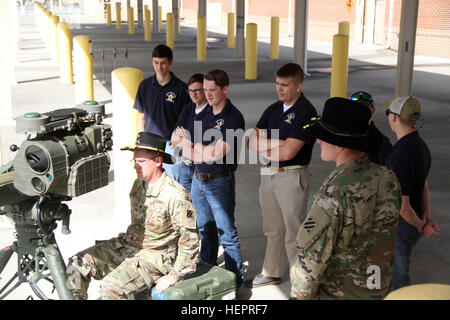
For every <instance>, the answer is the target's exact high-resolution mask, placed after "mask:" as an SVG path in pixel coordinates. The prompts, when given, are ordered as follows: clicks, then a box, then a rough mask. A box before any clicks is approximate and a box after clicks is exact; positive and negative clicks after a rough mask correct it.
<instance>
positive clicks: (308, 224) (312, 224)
mask: <svg viewBox="0 0 450 320" xmlns="http://www.w3.org/2000/svg"><path fill="white" fill-rule="evenodd" d="M316 226H317V222H316V221H315V220H314V219H313V218H312V217H309V218H308V219H307V220H306V221H305V223H303V228H304V229H305V230H306V232H308V233H310V232H311V231H313V230H314V228H315V227H316Z"/></svg>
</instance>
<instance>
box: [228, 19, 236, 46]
mask: <svg viewBox="0 0 450 320" xmlns="http://www.w3.org/2000/svg"><path fill="white" fill-rule="evenodd" d="M234 21H235V16H234V12H228V34H227V35H228V36H227V48H234Z"/></svg>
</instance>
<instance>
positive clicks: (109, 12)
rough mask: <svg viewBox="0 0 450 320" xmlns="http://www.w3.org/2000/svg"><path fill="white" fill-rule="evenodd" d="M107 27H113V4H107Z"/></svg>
mask: <svg viewBox="0 0 450 320" xmlns="http://www.w3.org/2000/svg"><path fill="white" fill-rule="evenodd" d="M106 25H107V26H112V19H111V3H106Z"/></svg>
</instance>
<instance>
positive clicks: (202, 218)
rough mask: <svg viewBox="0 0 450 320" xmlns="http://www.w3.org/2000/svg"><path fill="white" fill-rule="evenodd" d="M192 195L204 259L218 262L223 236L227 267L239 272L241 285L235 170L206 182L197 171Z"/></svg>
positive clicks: (238, 280) (214, 263) (239, 283)
mask: <svg viewBox="0 0 450 320" xmlns="http://www.w3.org/2000/svg"><path fill="white" fill-rule="evenodd" d="M191 196H192V203H193V204H194V207H195V211H196V213H197V225H198V228H199V231H200V236H201V246H200V259H202V260H203V261H205V262H207V263H209V264H211V265H217V254H218V250H219V240H218V237H217V235H219V237H220V243H221V244H222V246H223V249H224V257H225V269H227V270H229V271H231V272H234V273H235V274H236V283H237V287H239V286H240V285H241V283H242V274H243V270H242V255H241V248H240V244H239V239H238V232H237V229H236V227H235V225H234V208H235V205H236V200H235V196H236V195H235V180H234V173H233V172H232V173H230V174H229V175H228V176H226V177H220V178H216V179H213V180H208V181H202V180H200V179H199V178H198V177H197V176H196V175H195V174H194V177H193V179H192V188H191Z"/></svg>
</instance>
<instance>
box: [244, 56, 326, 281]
mask: <svg viewBox="0 0 450 320" xmlns="http://www.w3.org/2000/svg"><path fill="white" fill-rule="evenodd" d="M275 77H276V90H277V93H278V96H279V98H280V100H278V101H277V102H275V103H273V104H272V105H271V106H269V107H268V108H267V109H266V110H265V111H264V113H263V114H262V116H261V118H260V119H259V121H258V123H257V125H256V128H255V130H254V132H253V134H252V135H251V136H250V139H249V148H250V149H252V150H254V151H256V152H259V153H260V154H261V155H263V156H264V158H265V159H267V160H269V163H268V165H267V167H266V168H262V170H261V185H260V187H259V201H260V204H261V213H262V217H263V231H264V235H265V236H266V238H267V247H266V255H265V258H264V263H263V266H262V271H261V273H260V274H258V275H256V276H255V278H254V279H253V280H249V281H246V285H247V286H249V287H253V288H256V287H261V286H265V285H270V284H277V283H280V282H281V277H282V276H283V274H284V273H285V271H286V269H287V268H286V267H287V266H289V270H290V268H292V266H293V265H294V262H295V260H296V248H295V239H296V236H297V232H298V229H299V228H300V225H301V224H302V222H303V221H304V220H305V217H306V210H307V202H308V197H309V190H310V186H311V172H310V170H309V162H310V161H311V154H312V149H313V146H314V138H311V137H310V136H309V135H307V134H306V133H305V132H304V130H303V126H304V125H305V124H306V123H307V122H308V121H309V120H310V119H311V118H312V117H315V116H317V112H316V109H315V108H314V106H313V105H312V104H311V102H309V100H308V99H307V98H306V97H305V96H304V94H303V92H302V87H303V70H302V68H301V67H300V66H299V65H298V64H295V63H288V64H286V65H284V66H282V67H281V68H280V69H279V70H278V71H277V72H276V74H275ZM274 132H275V133H277V136H273V133H274Z"/></svg>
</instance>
